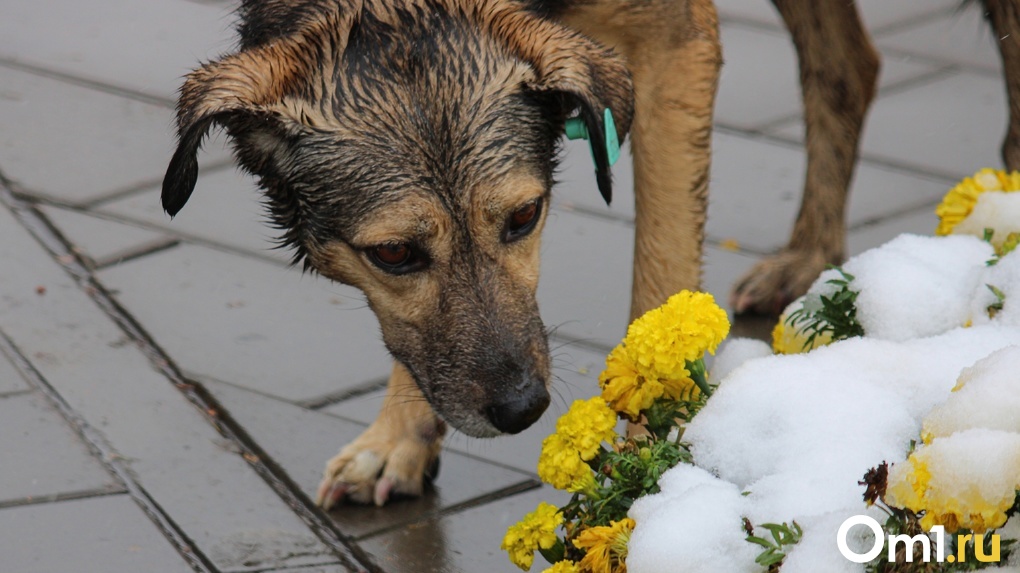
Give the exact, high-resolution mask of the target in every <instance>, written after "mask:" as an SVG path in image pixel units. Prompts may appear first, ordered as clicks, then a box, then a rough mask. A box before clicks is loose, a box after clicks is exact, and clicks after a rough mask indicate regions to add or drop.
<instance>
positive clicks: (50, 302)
mask: <svg viewBox="0 0 1020 573" xmlns="http://www.w3.org/2000/svg"><path fill="white" fill-rule="evenodd" d="M0 260H3V261H5V266H4V271H5V272H3V273H0V329H3V331H4V332H5V333H6V334H7V336H9V337H10V338H11V339H12V340H13V343H14V344H15V346H17V347H18V348H19V349H20V352H21V353H22V354H23V355H24V356H26V357H27V358H28V359H29V360H31V361H32V363H33V365H34V366H35V368H36V369H37V370H38V371H39V373H40V374H41V375H42V376H43V377H44V378H45V379H46V380H47V381H48V382H49V383H50V384H51V385H52V386H53V387H54V388H55V389H56V391H57V392H58V393H60V394H61V396H62V397H63V398H64V399H65V400H66V401H67V403H68V404H69V405H70V407H71V408H72V409H74V410H75V411H76V412H77V413H78V414H79V415H81V416H82V418H83V419H85V420H86V421H87V422H89V423H90V424H91V425H92V426H94V427H96V428H100V429H101V431H102V433H103V435H104V436H105V437H106V439H107V440H108V441H109V442H110V444H111V446H112V447H113V449H114V450H115V451H116V452H117V454H118V455H119V456H121V459H123V460H126V462H127V463H129V465H130V469H131V471H132V474H133V475H134V476H136V478H137V480H138V481H139V482H140V483H141V485H142V487H144V488H145V490H146V491H147V492H148V493H149V494H150V495H151V496H152V497H153V498H154V499H155V501H156V503H157V504H158V505H159V507H160V508H162V510H163V511H166V512H167V513H168V514H170V515H171V516H172V518H173V520H174V522H175V523H176V524H177V525H178V526H179V527H181V528H182V529H183V530H184V531H185V532H186V533H187V535H188V536H189V537H190V538H191V539H192V540H193V542H194V543H195V545H196V546H197V547H198V549H199V550H201V551H202V552H204V553H205V554H206V555H207V556H209V558H210V559H211V560H212V561H213V562H214V563H215V564H216V566H217V567H219V568H220V569H222V570H241V569H254V568H269V567H281V566H285V565H293V566H297V565H306V564H313V563H321V562H323V561H324V560H326V559H329V558H330V557H332V554H331V553H330V551H329V549H328V548H327V547H326V546H325V545H323V544H322V543H321V542H320V541H319V540H318V538H317V537H316V536H315V535H314V534H313V533H312V532H311V531H309V529H308V528H307V527H306V526H305V524H304V523H303V522H302V521H301V520H299V519H298V518H297V517H296V516H295V515H294V514H293V513H292V512H291V510H290V509H289V508H288V507H287V506H286V505H285V504H284V502H283V501H282V500H281V499H280V497H279V496H278V495H277V494H276V493H274V492H273V491H272V490H271V489H270V487H269V486H268V485H267V484H266V482H264V481H263V480H262V479H261V478H259V477H258V476H257V475H256V474H255V473H254V472H253V471H252V470H251V468H250V467H249V465H248V463H247V462H246V461H245V460H243V459H242V458H241V456H239V455H237V454H236V452H233V451H231V449H230V447H229V446H225V445H223V442H222V439H221V437H220V435H219V434H218V433H217V432H216V431H215V430H214V429H213V428H212V426H211V425H210V424H209V423H208V422H207V421H206V420H205V419H204V416H203V414H201V413H199V412H198V411H196V410H195V408H194V407H192V406H191V405H190V404H188V403H187V402H186V401H185V400H184V399H183V397H182V396H181V394H180V393H179V392H178V391H177V390H176V389H175V388H174V387H173V386H172V385H171V384H170V382H169V381H168V380H167V379H166V378H165V377H163V376H162V375H161V374H159V373H157V371H156V370H154V369H153V367H152V365H151V364H150V362H149V361H148V359H147V358H146V357H145V355H144V354H143V353H142V352H141V351H140V350H139V349H138V348H136V347H135V346H134V345H133V344H126V342H127V340H126V339H125V337H124V335H123V333H122V331H121V330H120V329H119V328H118V327H116V326H115V325H114V324H113V323H112V322H111V321H110V320H109V319H108V318H107V316H106V315H105V314H103V312H102V311H100V310H99V308H98V307H97V306H96V305H95V304H94V303H93V301H92V300H90V299H89V298H88V297H87V296H86V295H85V293H84V292H82V291H81V290H80V289H79V288H78V287H77V286H75V285H74V284H73V283H72V282H71V279H70V277H69V276H68V275H67V274H66V273H65V272H64V271H63V270H62V269H60V268H59V267H58V266H57V265H56V263H55V262H54V261H53V260H51V259H50V257H49V255H48V254H47V253H45V252H43V251H42V248H41V247H40V246H39V245H38V243H36V241H35V240H34V239H33V238H31V237H30V236H28V234H27V233H26V232H25V230H24V229H23V228H22V227H21V225H20V224H19V223H18V222H16V221H15V220H13V218H12V217H11V215H10V213H9V212H8V211H7V209H6V208H0ZM40 283H41V284H45V285H47V292H46V295H45V296H43V297H41V296H39V295H37V294H36V293H35V285H37V284H40Z"/></svg>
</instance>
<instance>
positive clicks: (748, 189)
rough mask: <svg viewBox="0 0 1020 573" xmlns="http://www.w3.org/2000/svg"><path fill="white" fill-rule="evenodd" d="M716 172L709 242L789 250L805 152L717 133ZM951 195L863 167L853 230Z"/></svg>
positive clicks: (853, 196)
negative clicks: (857, 226)
mask: <svg viewBox="0 0 1020 573" xmlns="http://www.w3.org/2000/svg"><path fill="white" fill-rule="evenodd" d="M713 144H714V145H713V147H714V152H715V167H714V169H713V171H712V181H711V187H712V190H711V192H710V194H709V208H708V226H707V232H708V235H709V237H711V238H713V239H715V240H720V241H721V240H726V239H735V240H737V241H738V242H739V243H740V244H741V245H743V246H745V247H747V248H748V249H751V250H756V251H758V252H762V251H766V252H767V251H773V250H776V249H779V248H781V247H782V246H783V245H785V244H786V241H787V239H788V237H789V234H790V230H791V229H792V227H793V222H794V220H795V219H796V216H797V212H798V210H799V208H800V200H801V193H802V188H803V185H804V169H805V165H806V158H805V156H804V152H803V150H801V149H799V148H797V147H794V146H788V145H783V144H779V143H775V142H772V141H769V140H767V139H754V138H749V137H741V136H736V135H729V134H724V133H719V132H716V133H715V136H714V138H713ZM947 190H948V187H947V183H946V182H945V180H943V179H929V178H925V177H920V176H915V175H910V174H908V173H905V172H903V171H897V170H893V169H890V168H888V167H883V166H881V165H877V164H874V163H869V162H866V161H862V162H859V163H858V165H857V172H856V175H855V177H854V181H853V182H852V184H851V190H850V205H849V210H848V215H847V220H848V221H849V223H850V224H851V225H854V224H860V223H863V222H865V221H869V220H873V219H876V218H879V217H881V216H882V215H883V214H884V213H890V212H900V211H903V210H905V209H909V208H911V207H916V206H919V205H924V204H927V203H934V202H937V201H938V200H939V199H940V198H941V197H942V195H944V194H945V192H946V191H947Z"/></svg>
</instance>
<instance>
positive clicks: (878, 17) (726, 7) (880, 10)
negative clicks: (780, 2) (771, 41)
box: [715, 0, 959, 33]
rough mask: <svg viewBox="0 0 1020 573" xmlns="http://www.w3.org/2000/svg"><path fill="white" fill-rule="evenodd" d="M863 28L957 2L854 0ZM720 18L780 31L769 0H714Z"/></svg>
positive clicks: (916, 16) (946, 7)
mask: <svg viewBox="0 0 1020 573" xmlns="http://www.w3.org/2000/svg"><path fill="white" fill-rule="evenodd" d="M855 3H856V4H857V9H858V10H859V11H860V13H861V17H862V18H863V19H864V24H865V26H866V27H867V28H868V29H869V30H870V31H872V32H873V33H874V32H875V31H878V30H881V29H884V28H888V27H889V26H896V25H903V24H907V23H910V22H913V21H916V20H918V19H921V18H924V17H927V16H930V15H931V14H937V13H940V12H945V11H948V10H950V9H952V8H955V7H956V6H957V5H958V4H959V2H957V1H956V0H925V1H924V2H912V1H910V0H892V1H890V0H856V2H855ZM715 4H716V7H717V8H718V9H719V16H720V18H722V19H723V20H724V21H725V20H727V19H739V20H744V21H748V22H754V23H756V24H760V25H763V26H771V27H774V28H783V27H784V25H783V21H782V19H781V18H780V17H779V14H778V12H776V9H775V8H774V7H773V6H772V3H771V2H769V1H768V0H716V2H715Z"/></svg>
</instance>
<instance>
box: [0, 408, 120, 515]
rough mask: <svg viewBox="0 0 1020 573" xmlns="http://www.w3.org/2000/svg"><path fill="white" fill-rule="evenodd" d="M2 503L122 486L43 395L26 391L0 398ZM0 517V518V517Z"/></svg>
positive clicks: (0, 490)
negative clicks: (21, 393)
mask: <svg viewBox="0 0 1020 573" xmlns="http://www.w3.org/2000/svg"><path fill="white" fill-rule="evenodd" d="M0 452H3V453H4V458H5V459H7V460H11V461H13V460H17V463H5V464H4V471H2V472H0V504H2V503H4V502H16V501H27V500H29V499H35V498H47V497H51V496H56V495H58V494H66V493H72V492H85V491H96V492H101V491H117V490H121V489H122V488H121V486H120V485H119V484H118V483H117V482H116V480H114V479H113V477H112V476H110V474H109V473H107V471H106V470H105V469H104V468H103V465H102V464H101V463H100V462H99V461H98V460H96V459H95V458H94V457H93V456H92V454H91V453H90V452H89V450H88V448H87V447H86V446H85V444H84V442H82V441H81V439H80V438H79V437H78V436H77V435H76V434H75V433H74V432H73V431H72V430H71V428H70V427H68V425H67V424H66V423H65V422H64V419H63V418H61V416H60V414H59V413H57V412H56V411H55V410H53V408H51V407H50V405H49V404H47V403H46V402H45V400H44V399H43V398H42V397H41V396H38V395H35V394H28V395H23V396H12V397H9V398H0ZM0 519H2V518H0Z"/></svg>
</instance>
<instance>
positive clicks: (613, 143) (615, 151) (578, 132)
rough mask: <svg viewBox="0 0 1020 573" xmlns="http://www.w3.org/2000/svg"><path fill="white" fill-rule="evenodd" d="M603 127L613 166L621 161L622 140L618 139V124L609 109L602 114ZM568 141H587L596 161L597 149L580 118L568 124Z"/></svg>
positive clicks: (574, 118) (608, 154) (607, 151)
mask: <svg viewBox="0 0 1020 573" xmlns="http://www.w3.org/2000/svg"><path fill="white" fill-rule="evenodd" d="M602 117H603V121H602V125H603V126H604V129H605V138H604V140H605V142H606V155H607V156H608V157H609V164H610V165H613V164H615V163H616V161H617V160H618V159H620V140H619V138H617V137H616V122H615V121H613V112H612V111H611V110H610V109H609V108H608V107H607V108H606V110H605V112H603V114H602ZM566 135H567V139H587V140H588V145H589V151H591V157H592V159H595V149H594V148H592V147H590V146H591V145H592V143H591V138H590V137H588V126H587V125H585V124H584V120H583V119H581V118H580V117H572V118H570V119H568V120H567V123H566Z"/></svg>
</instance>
